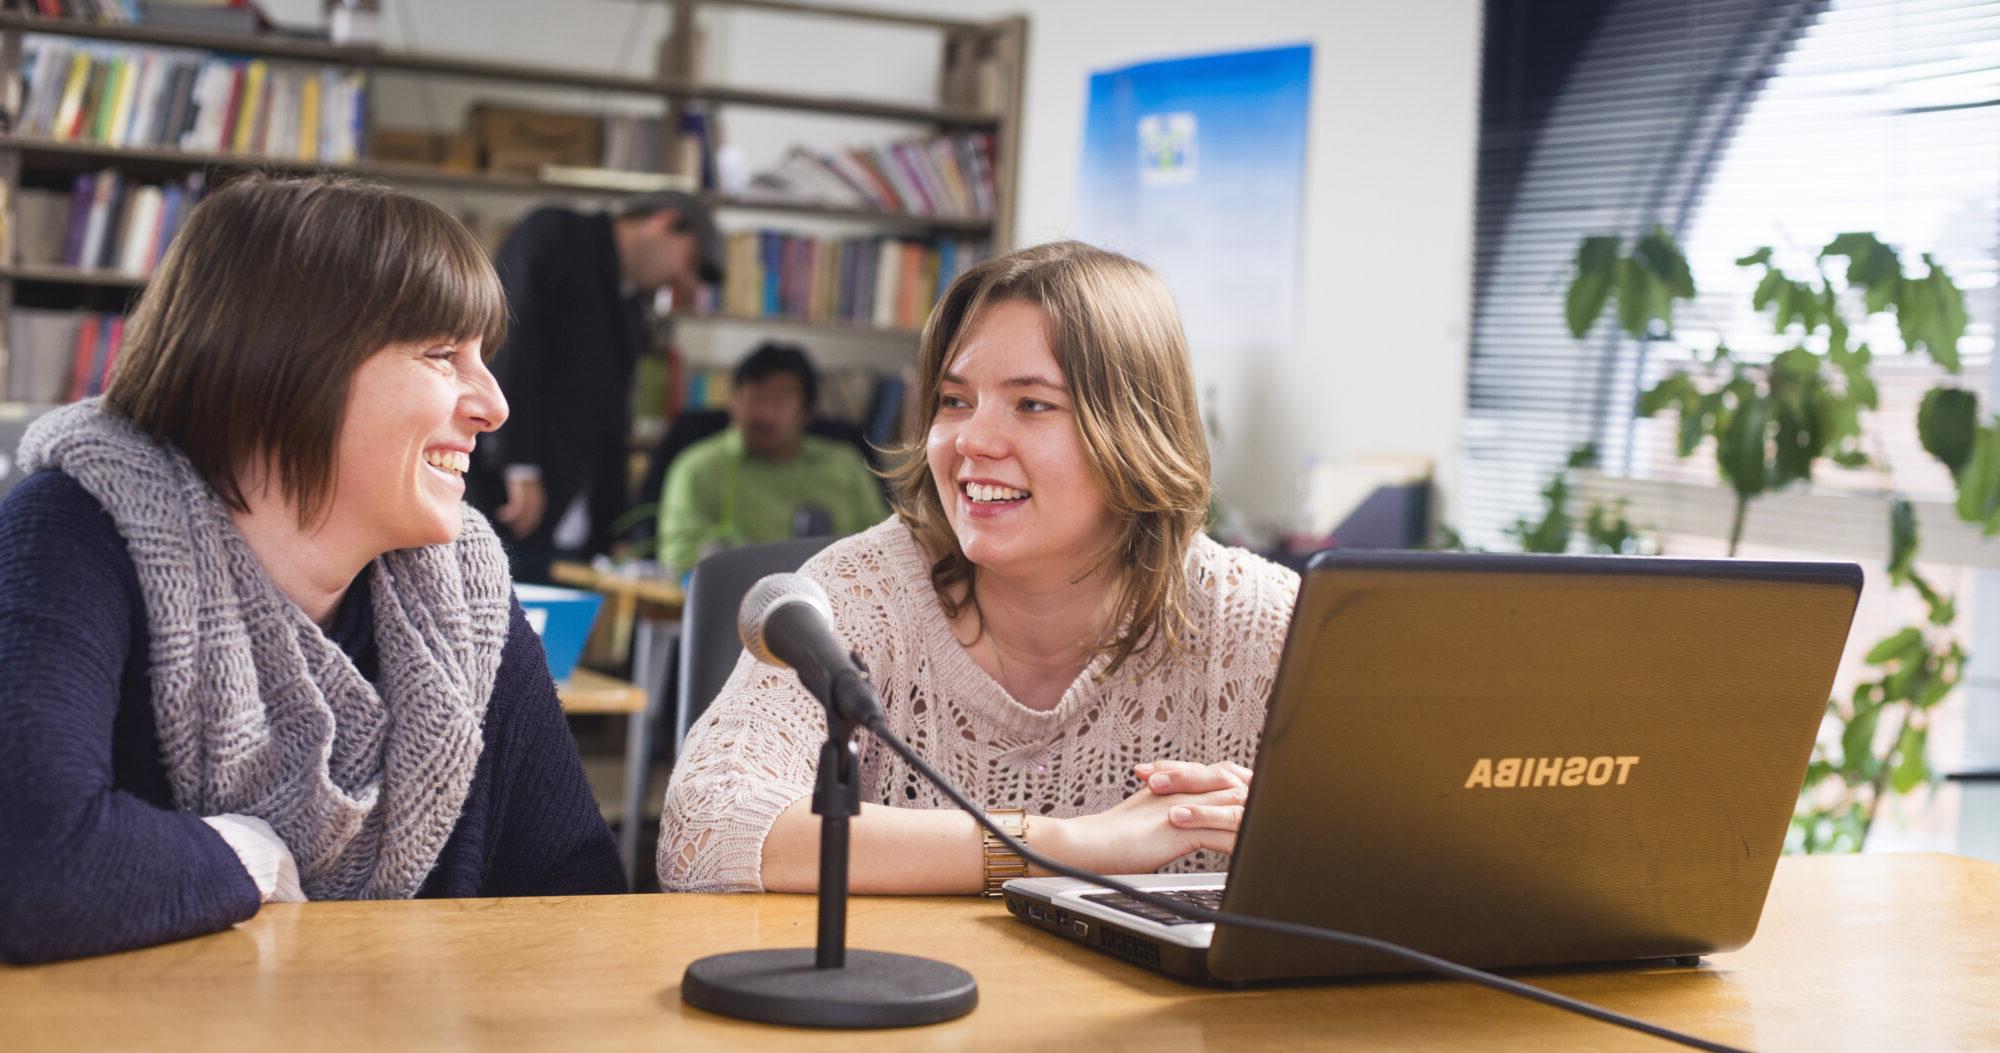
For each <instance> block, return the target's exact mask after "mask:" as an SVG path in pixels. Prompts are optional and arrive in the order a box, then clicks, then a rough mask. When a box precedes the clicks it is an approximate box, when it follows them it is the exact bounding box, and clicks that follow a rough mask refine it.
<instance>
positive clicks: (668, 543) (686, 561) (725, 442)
mask: <svg viewBox="0 0 2000 1053" xmlns="http://www.w3.org/2000/svg"><path fill="white" fill-rule="evenodd" d="M818 389H819V379H818V377H817V375H816V374H815V373H814V372H813V368H812V363H810V362H809V361H807V360H806V356H805V352H803V351H801V350H799V349H798V348H796V347H792V346H789V345H785V344H770V343H767V344H763V345H761V346H759V347H758V348H757V350H755V351H753V352H751V353H750V356H749V357H747V358H745V359H744V360H743V361H742V362H741V363H739V364H738V365H737V367H736V375H735V378H734V379H733V381H732V382H731V385H730V391H729V428H728V429H727V430H726V431H724V432H723V433H722V434H720V435H716V436H713V437H711V438H708V439H704V440H702V441H701V442H698V443H695V444H694V445H693V446H690V447H688V448H687V449H686V450H685V451H683V452H682V453H681V455H680V456H679V457H676V458H674V463H673V466H672V467H670V468H669V469H668V470H667V482H666V486H665V487H664V488H663V489H662V491H661V497H660V502H661V505H662V506H663V507H662V511H661V523H660V563H661V564H662V565H663V566H666V567H669V568H672V569H673V570H674V571H675V572H676V573H682V572H686V571H688V570H690V569H692V568H693V567H694V565H695V563H696V562H697V561H698V560H700V559H701V557H703V556H705V555H708V554H709V553H710V552H713V551H716V550H718V549H722V548H729V547H732V546H735V545H755V544H760V543H763V542H767V541H782V540H784V539H785V538H788V537H794V536H798V535H800V534H801V533H829V532H830V533H834V534H852V533H855V532H857V531H860V530H865V529H867V528H868V527H871V526H874V525H875V524H876V523H879V522H881V521H882V519H883V518H885V517H886V516H888V514H889V507H888V505H887V504H886V503H885V502H884V501H883V500H882V490H881V487H880V486H879V485H877V483H876V481H875V476H874V475H873V474H872V473H871V472H870V471H869V470H868V465H867V462H865V461H863V460H862V459H861V454H860V452H859V451H857V450H856V449H855V448H854V447H853V446H851V445H849V444H848V443H844V442H837V441H834V440H831V439H822V438H820V437H818V436H816V435H808V434H806V424H807V423H808V422H809V421H811V420H812V410H813V400H814V398H815V396H816V395H817V394H818Z"/></svg>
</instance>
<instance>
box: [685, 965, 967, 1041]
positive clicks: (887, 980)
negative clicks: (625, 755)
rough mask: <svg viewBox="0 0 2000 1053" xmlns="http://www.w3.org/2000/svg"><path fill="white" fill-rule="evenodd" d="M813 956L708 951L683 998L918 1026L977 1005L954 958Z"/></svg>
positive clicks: (689, 976) (816, 1019)
mask: <svg viewBox="0 0 2000 1053" xmlns="http://www.w3.org/2000/svg"><path fill="white" fill-rule="evenodd" d="M813 959H814V951H813V949H812V948H811V947H787V948H782V949H776V950H763V951H736V952H734V953H731V954H715V955H710V956H709V957H707V958H702V959H699V960H697V961H695V962H694V963H693V964H691V965H689V966H688V967H687V972H686V973H685V974H683V975H682V976H681V1000H682V1001H684V1002H686V1003H687V1004H689V1005H691V1006H694V1007H696V1008H697V1009H706V1010H708V1011H709V1012H711V1013H720V1014H722V1015H724V1016H733V1017H740V1018H742V1019H745V1020H759V1021H762V1022H764V1023H767V1024H790V1025H793V1026H794V1027H915V1026H917V1025H919V1024H935V1023H938V1022H940V1021H945V1020H952V1019H956V1018H958V1017H961V1016H964V1015H965V1014H967V1013H970V1012H972V1009H973V1007H974V1006H977V1005H978V1004H979V985H978V984H977V983H976V982H975V981H974V980H973V979H972V974H971V973H968V972H966V971H965V970H963V969H960V968H959V967H957V966H955V965H946V964H945V963H943V962H938V961H932V960H931V959H929V958H918V957H916V956H914V955H909V954H890V953H888V952H885V951H857V950H849V951H848V952H847V964H846V965H845V966H844V967H842V968H839V969H818V968H814V966H813Z"/></svg>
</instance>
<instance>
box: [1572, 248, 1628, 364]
mask: <svg viewBox="0 0 2000 1053" xmlns="http://www.w3.org/2000/svg"><path fill="white" fill-rule="evenodd" d="M1618 243H1619V239H1617V238H1609V237H1594V238H1585V239H1583V244H1581V245H1579V246H1577V250H1576V277H1575V278H1574V279H1573V280H1572V281H1571V282H1570V286H1569V299H1568V302H1567V303H1566V304H1565V305H1564V315H1565V317H1566V319H1567V320H1568V322H1569V334H1570V336H1572V337H1574V338H1576V339H1578V340H1581V339H1583V335H1584V334H1585V333H1588V332H1590V327H1591V326H1593V325H1595V324H1597V316H1598V315H1601V314H1603V313H1604V304H1605V302H1606V301H1608V300H1609V299H1610V298H1611V284H1612V278H1613V276H1614V274H1615V271H1616V266H1617V263H1618Z"/></svg>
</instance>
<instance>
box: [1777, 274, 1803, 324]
mask: <svg viewBox="0 0 2000 1053" xmlns="http://www.w3.org/2000/svg"><path fill="white" fill-rule="evenodd" d="M1798 295H1799V286H1798V283H1797V282H1791V281H1781V282H1779V283H1778V295H1777V296H1776V298H1775V300H1774V302H1775V303H1776V304H1777V308H1778V310H1777V312H1776V313H1775V314H1773V315H1772V317H1771V331H1772V332H1774V333H1782V332H1784V331H1785V330H1786V329H1787V328H1789V327H1790V326H1791V324H1792V319H1793V317H1795V316H1796V315H1797V314H1798V306H1797V304H1796V301H1797V299H1798Z"/></svg>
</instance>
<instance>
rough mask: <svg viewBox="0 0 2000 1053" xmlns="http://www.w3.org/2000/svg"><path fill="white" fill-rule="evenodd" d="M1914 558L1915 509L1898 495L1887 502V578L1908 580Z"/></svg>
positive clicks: (1896, 580)
mask: <svg viewBox="0 0 2000 1053" xmlns="http://www.w3.org/2000/svg"><path fill="white" fill-rule="evenodd" d="M1916 558H1917V509H1916V506H1915V505H1912V504H1911V503H1910V502H1908V501H1906V500H1904V499H1903V498H1900V497H1898V498H1896V499H1895V500H1894V501H1891V502H1890V503H1889V580H1890V581H1892V582H1894V583H1896V584H1898V585H1901V584H1902V583H1903V582H1904V581H1906V580H1908V578H1909V576H1910V571H1911V570H1912V568H1913V564H1914V561H1915V560H1916Z"/></svg>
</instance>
